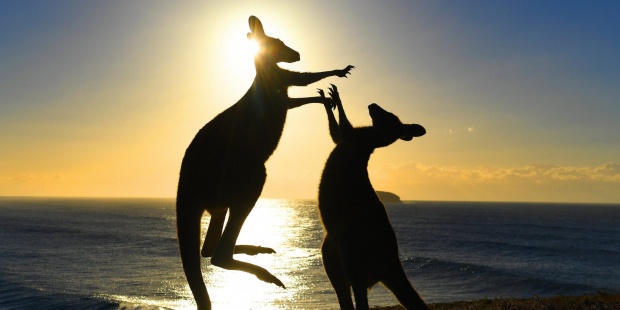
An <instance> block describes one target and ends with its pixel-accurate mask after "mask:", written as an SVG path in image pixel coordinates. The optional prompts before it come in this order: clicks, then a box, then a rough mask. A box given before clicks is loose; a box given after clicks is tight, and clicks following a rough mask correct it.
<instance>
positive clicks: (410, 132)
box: [400, 124, 426, 141]
mask: <svg viewBox="0 0 620 310" xmlns="http://www.w3.org/2000/svg"><path fill="white" fill-rule="evenodd" d="M403 127H404V128H403V135H402V136H401V137H400V139H401V140H405V141H411V139H413V138H414V137H421V136H423V135H425V134H426V129H425V128H424V127H422V126H421V125H418V124H407V125H403Z"/></svg>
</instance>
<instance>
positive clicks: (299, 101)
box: [288, 96, 325, 110]
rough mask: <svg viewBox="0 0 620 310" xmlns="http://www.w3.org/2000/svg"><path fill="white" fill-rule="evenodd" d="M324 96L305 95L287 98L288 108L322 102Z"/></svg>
mask: <svg viewBox="0 0 620 310" xmlns="http://www.w3.org/2000/svg"><path fill="white" fill-rule="evenodd" d="M324 102H325V97H319V96H316V97H305V98H289V100H288V108H289V110H290V109H294V108H297V107H300V106H302V105H304V104H308V103H324Z"/></svg>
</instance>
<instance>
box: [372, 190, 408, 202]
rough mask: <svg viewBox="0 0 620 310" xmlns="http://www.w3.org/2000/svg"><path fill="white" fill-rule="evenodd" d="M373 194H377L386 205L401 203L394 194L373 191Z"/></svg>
mask: <svg viewBox="0 0 620 310" xmlns="http://www.w3.org/2000/svg"><path fill="white" fill-rule="evenodd" d="M375 192H376V193H377V196H379V199H381V201H382V202H386V203H392V202H402V201H401V200H400V197H398V195H396V194H394V193H390V192H383V191H375Z"/></svg>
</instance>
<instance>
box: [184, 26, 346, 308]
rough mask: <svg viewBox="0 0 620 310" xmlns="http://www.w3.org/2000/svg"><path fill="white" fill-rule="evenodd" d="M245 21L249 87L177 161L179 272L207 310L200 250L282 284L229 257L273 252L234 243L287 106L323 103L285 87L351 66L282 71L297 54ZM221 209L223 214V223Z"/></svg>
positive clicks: (257, 189) (228, 265) (259, 185)
mask: <svg viewBox="0 0 620 310" xmlns="http://www.w3.org/2000/svg"><path fill="white" fill-rule="evenodd" d="M249 24H250V30H251V32H250V33H248V39H252V40H255V41H256V42H257V43H258V44H259V46H260V51H259V52H258V53H257V55H256V56H255V58H254V64H255V67H256V77H255V78H254V81H253V83H252V86H250V89H249V90H248V91H247V92H246V93H245V95H243V97H242V98H241V99H240V100H239V101H238V102H237V103H235V104H234V105H232V106H231V107H229V108H228V109H226V110H225V111H223V112H222V113H220V114H219V115H217V116H216V117H215V118H213V119H212V120H211V121H210V122H208V123H207V124H206V125H205V126H204V127H203V128H202V129H200V131H198V133H197V134H196V136H195V137H194V139H193V140H192V142H191V143H190V145H189V147H188V148H187V150H186V151H185V156H184V157H183V162H182V164H181V172H180V176H179V185H178V189H177V200H176V212H177V234H178V239H179V249H180V255H181V261H182V263H183V270H184V272H185V276H186V278H187V281H188V283H189V287H190V289H191V291H192V294H193V295H194V299H195V300H196V304H197V309H199V310H202V309H211V301H210V298H209V294H208V293H207V288H206V286H205V284H204V281H203V278H202V272H201V267H200V256H201V254H202V256H204V257H211V263H212V264H213V265H215V266H219V267H222V268H225V269H230V270H240V271H245V272H249V273H252V274H254V275H255V276H256V277H257V278H258V279H260V280H262V281H265V282H268V283H274V284H276V285H278V286H280V287H284V284H283V283H282V282H281V281H280V280H279V279H278V278H276V277H275V276H273V275H272V274H271V273H270V272H269V271H267V270H265V269H263V268H261V267H259V266H256V265H253V264H250V263H246V262H242V261H238V260H235V259H233V254H238V253H243V254H250V255H254V254H259V253H274V250H273V249H271V248H264V247H260V246H253V245H239V246H236V245H235V243H236V242H237V237H238V236H239V232H240V230H241V227H242V226H243V223H244V221H245V219H246V217H247V216H248V214H249V213H250V211H252V208H253V207H254V204H255V203H256V201H257V200H258V198H259V196H260V193H261V191H262V189H263V185H264V183H265V180H266V177H267V174H266V169H265V162H266V161H267V159H268V158H269V157H270V156H271V154H272V153H273V152H274V150H275V149H276V146H277V145H278V141H279V140H280V136H281V135H282V130H283V128H284V122H285V119H286V114H287V110H288V109H291V108H296V107H299V106H301V105H304V104H307V103H323V102H324V100H325V98H324V97H309V98H289V97H288V93H287V91H288V87H289V86H305V85H308V84H311V83H314V82H316V81H319V80H321V79H324V78H326V77H329V76H338V77H347V75H348V74H350V71H351V69H353V68H354V67H353V66H347V67H346V68H344V69H342V70H333V71H326V72H316V73H300V72H293V71H287V70H284V69H282V68H280V67H279V66H278V65H277V63H279V62H289V63H290V62H296V61H299V59H300V55H299V53H298V52H296V51H295V50H293V49H291V48H290V47H288V46H286V45H285V44H284V43H283V42H282V41H280V40H279V39H275V38H272V37H269V36H267V35H266V34H265V31H264V30H263V26H262V23H261V21H260V20H259V19H258V18H256V17H255V16H250V18H249ZM205 210H206V211H207V212H208V213H209V214H210V215H211V221H210V222H209V227H208V229H207V234H206V237H205V240H204V244H203V246H202V251H201V250H200V222H201V218H202V216H203V213H204V211H205ZM226 213H229V215H228V221H227V222H226V226H225V227H224V222H225V218H226ZM222 229H223V232H222Z"/></svg>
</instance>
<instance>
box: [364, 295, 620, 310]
mask: <svg viewBox="0 0 620 310" xmlns="http://www.w3.org/2000/svg"><path fill="white" fill-rule="evenodd" d="M428 306H429V307H430V308H431V309H432V310H478V309H482V310H496V309H497V310H500V309H501V310H595V309H596V310H603V309H604V310H607V309H609V310H612V309H613V310H617V309H620V294H606V293H599V294H597V295H584V296H559V297H549V298H540V297H538V296H534V297H532V298H529V299H525V298H524V299H516V298H501V297H500V298H495V299H481V300H475V301H459V302H451V303H437V304H429V305H428ZM371 309H375V310H401V309H404V308H403V307H401V306H391V307H374V308H371Z"/></svg>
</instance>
